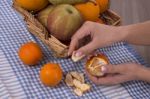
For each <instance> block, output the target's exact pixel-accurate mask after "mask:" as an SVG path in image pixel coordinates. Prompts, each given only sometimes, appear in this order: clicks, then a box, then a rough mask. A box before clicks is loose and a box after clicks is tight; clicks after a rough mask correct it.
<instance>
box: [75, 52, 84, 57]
mask: <svg viewBox="0 0 150 99" xmlns="http://www.w3.org/2000/svg"><path fill="white" fill-rule="evenodd" d="M82 55H83V54H82V52H76V53H75V56H76V57H80V56H82Z"/></svg>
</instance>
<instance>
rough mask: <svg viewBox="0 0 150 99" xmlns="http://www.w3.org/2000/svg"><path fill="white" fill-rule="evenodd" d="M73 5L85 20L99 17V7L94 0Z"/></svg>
mask: <svg viewBox="0 0 150 99" xmlns="http://www.w3.org/2000/svg"><path fill="white" fill-rule="evenodd" d="M75 7H76V8H77V9H78V11H79V12H80V13H81V15H82V16H83V18H84V19H85V20H86V21H96V20H97V19H98V17H99V14H100V8H99V5H98V4H97V3H96V2H95V3H93V2H87V3H81V4H76V5H75Z"/></svg>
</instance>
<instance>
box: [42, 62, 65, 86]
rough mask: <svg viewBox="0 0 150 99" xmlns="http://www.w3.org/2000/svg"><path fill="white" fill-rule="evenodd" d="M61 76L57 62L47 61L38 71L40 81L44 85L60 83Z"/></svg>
mask: <svg viewBox="0 0 150 99" xmlns="http://www.w3.org/2000/svg"><path fill="white" fill-rule="evenodd" d="M62 76H63V72H62V69H61V67H60V65H59V64H55V63H47V64H45V65H44V66H43V67H42V68H41V71H40V79H41V82H42V83H43V84H44V85H46V86H51V87H53V86H56V85H57V84H58V83H60V81H61V79H62Z"/></svg>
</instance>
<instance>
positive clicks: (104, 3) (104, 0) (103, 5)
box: [96, 0, 109, 13]
mask: <svg viewBox="0 0 150 99" xmlns="http://www.w3.org/2000/svg"><path fill="white" fill-rule="evenodd" d="M96 2H97V3H98V5H99V7H100V10H101V12H100V13H103V12H105V11H106V10H107V9H108V8H109V0H96Z"/></svg>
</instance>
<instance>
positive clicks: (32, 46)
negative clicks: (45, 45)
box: [18, 42, 42, 65]
mask: <svg viewBox="0 0 150 99" xmlns="http://www.w3.org/2000/svg"><path fill="white" fill-rule="evenodd" d="M18 54H19V58H20V59H21V60H22V62H23V63H24V64H26V65H35V64H37V63H38V62H39V61H40V60H41V59H42V51H41V49H40V47H39V46H38V45H37V44H36V43H34V42H28V43H26V44H24V45H22V46H21V47H20V48H19V52H18Z"/></svg>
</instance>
